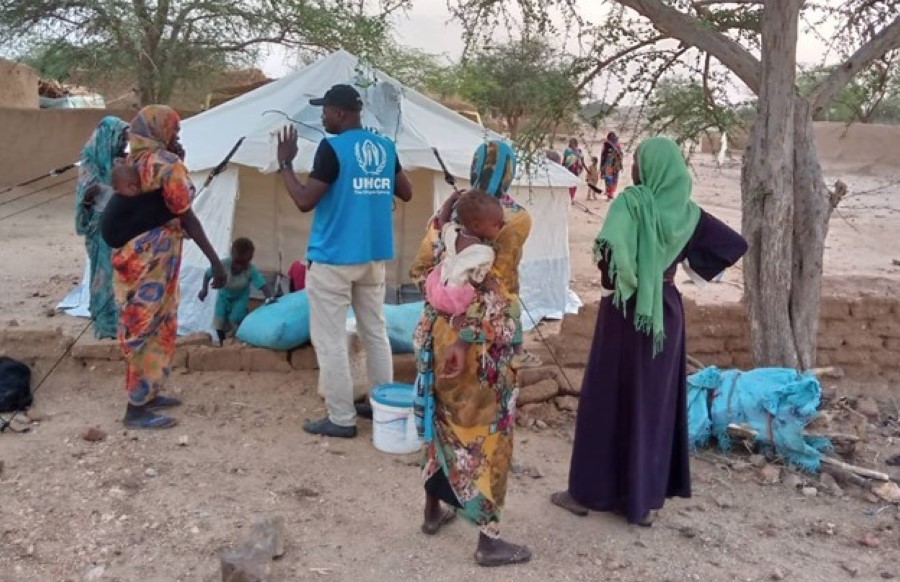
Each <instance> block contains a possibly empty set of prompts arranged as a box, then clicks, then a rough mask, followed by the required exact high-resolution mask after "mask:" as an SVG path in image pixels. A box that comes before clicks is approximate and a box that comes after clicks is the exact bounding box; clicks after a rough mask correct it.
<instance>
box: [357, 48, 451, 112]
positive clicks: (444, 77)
mask: <svg viewBox="0 0 900 582" xmlns="http://www.w3.org/2000/svg"><path fill="white" fill-rule="evenodd" d="M372 60H373V62H374V64H375V66H376V67H378V68H379V69H381V70H382V71H384V72H385V73H387V74H388V75H390V76H392V77H394V78H395V79H397V80H398V81H400V82H401V83H403V84H405V85H407V86H409V87H412V88H413V89H416V90H417V91H421V92H423V93H428V94H430V95H433V96H435V97H438V98H442V99H443V98H448V97H452V96H454V95H456V94H457V93H458V91H459V79H460V77H459V67H458V65H456V64H454V63H452V62H450V61H449V59H447V58H445V57H441V56H438V55H433V54H430V53H426V52H424V51H421V50H418V49H413V48H407V47H403V46H400V45H398V44H396V43H388V44H387V45H386V48H384V49H383V50H382V51H381V52H380V54H379V55H378V56H376V57H374V58H373V59H372Z"/></svg>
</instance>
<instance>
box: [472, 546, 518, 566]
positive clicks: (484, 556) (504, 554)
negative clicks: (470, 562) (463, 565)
mask: <svg viewBox="0 0 900 582" xmlns="http://www.w3.org/2000/svg"><path fill="white" fill-rule="evenodd" d="M503 543H504V544H505V546H506V547H505V548H504V549H502V550H500V551H499V553H496V554H488V553H486V552H484V551H482V550H478V551H476V552H475V563H476V564H478V565H479V566H482V567H484V568H496V567H497V566H512V565H514V564H524V563H526V562H530V561H531V550H529V549H528V547H526V546H517V545H516V544H509V543H506V542H503Z"/></svg>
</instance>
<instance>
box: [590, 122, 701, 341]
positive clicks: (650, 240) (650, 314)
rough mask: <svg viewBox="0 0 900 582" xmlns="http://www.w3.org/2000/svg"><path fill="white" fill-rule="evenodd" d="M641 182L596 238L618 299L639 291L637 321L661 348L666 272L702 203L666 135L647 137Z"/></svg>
mask: <svg viewBox="0 0 900 582" xmlns="http://www.w3.org/2000/svg"><path fill="white" fill-rule="evenodd" d="M637 158H638V167H639V169H640V179H641V180H640V181H641V183H640V184H636V185H634V186H629V187H628V188H626V189H625V190H624V191H623V192H622V193H621V194H620V195H619V196H618V197H617V198H616V200H615V201H614V202H613V203H612V205H611V206H610V208H609V214H608V215H607V216H606V221H605V222H604V223H603V228H602V229H601V230H600V234H598V235H597V240H596V241H595V242H594V259H595V260H596V261H599V260H600V259H601V258H606V259H608V261H609V274H610V276H611V277H612V278H613V281H614V283H615V288H616V289H615V295H614V297H613V302H614V304H615V305H616V306H617V307H619V308H624V305H625V303H626V302H627V301H628V300H629V299H631V297H632V296H633V295H635V293H637V300H636V305H635V312H634V326H635V328H636V329H637V330H638V331H641V332H644V333H649V334H651V335H652V336H653V354H654V355H656V354H657V353H659V352H660V351H661V350H662V347H663V341H664V340H665V328H664V323H663V273H664V272H665V270H666V269H667V268H669V266H670V265H671V264H672V263H673V262H674V261H675V259H676V258H677V257H678V255H679V253H681V251H682V250H683V249H684V246H685V245H686V244H687V242H688V240H689V239H690V238H691V236H692V235H693V234H694V229H696V228H697V222H698V221H699V220H700V207H699V206H697V205H696V204H695V203H694V202H693V201H691V183H692V182H691V175H690V172H689V171H688V168H687V165H686V164H685V163H684V157H683V156H682V155H681V149H680V148H679V147H678V144H676V143H675V142H674V141H672V140H671V139H669V138H667V137H652V138H650V139H647V140H644V141H643V142H642V143H641V145H639V146H638V150H637Z"/></svg>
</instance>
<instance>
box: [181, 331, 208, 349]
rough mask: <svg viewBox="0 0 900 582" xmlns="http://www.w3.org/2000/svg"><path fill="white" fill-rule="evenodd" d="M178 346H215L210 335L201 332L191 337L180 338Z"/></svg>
mask: <svg viewBox="0 0 900 582" xmlns="http://www.w3.org/2000/svg"><path fill="white" fill-rule="evenodd" d="M177 345H179V346H211V345H213V342H212V338H211V337H210V335H209V334H208V333H204V332H202V331H199V332H197V333H192V334H191V335H188V336H184V337H180V338H178V341H177Z"/></svg>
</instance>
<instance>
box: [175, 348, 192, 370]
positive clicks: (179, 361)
mask: <svg viewBox="0 0 900 582" xmlns="http://www.w3.org/2000/svg"><path fill="white" fill-rule="evenodd" d="M172 367H173V368H178V369H180V370H187V369H188V367H189V366H188V348H185V347H181V348H175V353H174V354H172Z"/></svg>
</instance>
